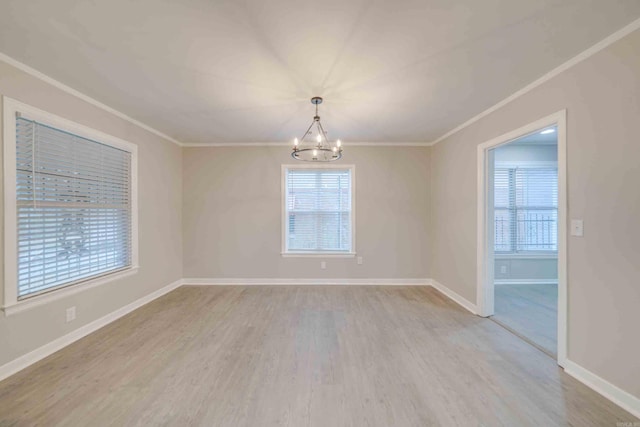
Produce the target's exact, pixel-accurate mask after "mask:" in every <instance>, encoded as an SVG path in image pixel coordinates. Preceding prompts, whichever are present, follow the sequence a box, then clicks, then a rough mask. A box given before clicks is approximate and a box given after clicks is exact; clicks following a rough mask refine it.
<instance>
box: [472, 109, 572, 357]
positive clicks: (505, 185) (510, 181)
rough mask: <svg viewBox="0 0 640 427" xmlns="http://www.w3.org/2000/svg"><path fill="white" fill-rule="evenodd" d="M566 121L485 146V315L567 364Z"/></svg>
mask: <svg viewBox="0 0 640 427" xmlns="http://www.w3.org/2000/svg"><path fill="white" fill-rule="evenodd" d="M565 117H566V114H565V112H564V111H562V112H560V113H557V114H554V115H552V116H549V117H546V118H544V119H542V120H539V121H537V122H535V123H532V124H530V125H528V126H525V127H523V128H520V129H517V130H516V131H514V132H510V133H509V134H506V135H503V136H501V137H498V138H495V139H493V140H491V141H488V142H486V143H484V144H481V145H480V146H479V147H478V183H479V185H478V310H479V314H480V315H482V316H485V317H489V316H492V319H493V320H495V321H496V322H498V323H500V324H501V325H502V326H504V327H506V328H507V329H509V330H511V331H512V332H514V333H516V334H517V335H519V336H520V337H522V338H523V339H525V340H527V341H529V342H530V343H531V344H533V345H535V346H536V347H538V348H539V349H541V350H543V351H545V352H546V353H548V354H550V355H552V356H553V357H555V358H556V359H557V360H558V363H559V364H560V365H561V366H562V365H563V363H564V360H565V358H566V140H565V138H566V124H565Z"/></svg>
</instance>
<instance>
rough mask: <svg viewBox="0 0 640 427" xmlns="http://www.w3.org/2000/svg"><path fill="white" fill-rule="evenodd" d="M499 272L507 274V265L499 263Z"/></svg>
mask: <svg viewBox="0 0 640 427" xmlns="http://www.w3.org/2000/svg"><path fill="white" fill-rule="evenodd" d="M500 274H507V266H506V265H501V266H500Z"/></svg>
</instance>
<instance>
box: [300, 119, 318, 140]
mask: <svg viewBox="0 0 640 427" xmlns="http://www.w3.org/2000/svg"><path fill="white" fill-rule="evenodd" d="M314 123H315V120H314V121H313V122H311V124H310V125H309V127H308V128H307V131H306V132H305V133H304V135H302V138H300V144H302V142H303V141H304V137H305V136H307V134H308V133H309V131H310V130H311V128H312V127H313V124H314Z"/></svg>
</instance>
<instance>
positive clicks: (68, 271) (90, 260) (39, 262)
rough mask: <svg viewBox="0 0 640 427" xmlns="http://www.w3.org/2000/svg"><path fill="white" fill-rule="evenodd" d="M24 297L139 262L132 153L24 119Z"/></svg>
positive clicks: (20, 160) (20, 203)
mask: <svg viewBox="0 0 640 427" xmlns="http://www.w3.org/2000/svg"><path fill="white" fill-rule="evenodd" d="M16 157H17V158H16V161H17V163H16V170H17V188H16V194H17V210H18V212H17V226H18V248H17V249H18V297H19V298H24V297H28V296H33V295H35V294H38V293H42V292H45V291H50V290H52V289H54V288H58V287H62V286H67V285H70V284H73V283H76V282H79V281H82V280H86V279H87V278H91V277H95V276H99V275H103V274H106V273H108V272H112V271H116V270H120V269H123V268H125V267H128V266H130V265H131V247H132V242H131V234H132V231H131V153H129V152H127V151H123V150H120V149H118V148H114V147H111V146H108V145H105V144H101V143H99V142H96V141H92V140H89V139H86V138H83V137H80V136H77V135H73V134H71V133H68V132H65V131H62V130H59V129H55V128H52V127H49V126H46V125H43V124H40V123H36V122H34V121H31V120H28V119H26V118H22V117H19V118H18V119H17V129H16Z"/></svg>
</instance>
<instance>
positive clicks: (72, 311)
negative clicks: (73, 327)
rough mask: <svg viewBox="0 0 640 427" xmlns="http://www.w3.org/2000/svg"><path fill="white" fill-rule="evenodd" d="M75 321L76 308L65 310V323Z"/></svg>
mask: <svg viewBox="0 0 640 427" xmlns="http://www.w3.org/2000/svg"><path fill="white" fill-rule="evenodd" d="M75 319H76V307H75V306H73V307H69V308H67V323H68V322H71V321H73V320H75Z"/></svg>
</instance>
